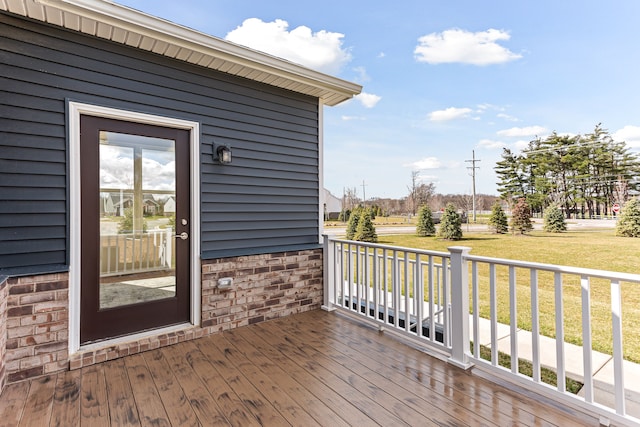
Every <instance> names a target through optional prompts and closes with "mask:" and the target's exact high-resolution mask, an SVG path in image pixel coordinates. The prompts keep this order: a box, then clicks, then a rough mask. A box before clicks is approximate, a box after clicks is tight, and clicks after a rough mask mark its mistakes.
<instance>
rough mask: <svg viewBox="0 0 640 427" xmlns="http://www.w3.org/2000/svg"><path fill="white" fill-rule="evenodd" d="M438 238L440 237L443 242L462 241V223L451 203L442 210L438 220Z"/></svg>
mask: <svg viewBox="0 0 640 427" xmlns="http://www.w3.org/2000/svg"><path fill="white" fill-rule="evenodd" d="M438 237H442V238H443V239H445V240H460V239H462V221H461V219H460V215H458V213H457V212H456V207H455V206H454V205H453V203H449V204H447V207H446V208H445V209H444V213H443V214H442V218H441V220H440V229H439V230H438Z"/></svg>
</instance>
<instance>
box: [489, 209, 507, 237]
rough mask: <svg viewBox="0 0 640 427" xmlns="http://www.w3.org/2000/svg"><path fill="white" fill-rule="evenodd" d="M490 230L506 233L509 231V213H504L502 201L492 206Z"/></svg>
mask: <svg viewBox="0 0 640 427" xmlns="http://www.w3.org/2000/svg"><path fill="white" fill-rule="evenodd" d="M489 230H491V231H493V232H494V233H496V234H505V233H506V232H507V231H509V221H508V220H507V214H505V213H504V209H502V205H501V204H500V202H496V203H495V204H494V205H493V206H492V207H491V216H490V217H489Z"/></svg>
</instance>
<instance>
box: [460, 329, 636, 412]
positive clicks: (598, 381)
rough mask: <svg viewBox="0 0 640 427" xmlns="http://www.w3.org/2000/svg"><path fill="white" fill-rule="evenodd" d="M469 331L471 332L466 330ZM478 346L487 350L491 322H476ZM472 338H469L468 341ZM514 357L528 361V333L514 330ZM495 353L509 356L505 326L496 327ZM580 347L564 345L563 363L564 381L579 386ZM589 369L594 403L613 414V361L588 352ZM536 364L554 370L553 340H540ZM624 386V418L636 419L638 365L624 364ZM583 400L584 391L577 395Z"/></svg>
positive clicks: (626, 362) (600, 354) (596, 353)
mask: <svg viewBox="0 0 640 427" xmlns="http://www.w3.org/2000/svg"><path fill="white" fill-rule="evenodd" d="M469 330H470V331H472V329H471V328H470V329H469ZM479 331H480V344H482V345H485V346H487V347H491V322H490V321H489V319H480V328H479ZM471 338H473V337H471ZM517 341H518V357H519V358H520V359H524V360H528V361H531V360H532V359H533V357H532V354H533V351H532V341H531V332H529V331H525V330H518V332H517ZM497 345H498V350H499V351H501V352H503V353H506V354H510V353H511V337H510V328H509V326H508V325H503V324H498V337H497ZM582 357H583V351H582V347H580V346H577V345H574V344H569V343H565V345H564V360H565V370H566V374H567V377H569V378H572V379H574V380H576V381H580V382H583V379H584V378H583V377H584V362H583V358H582ZM591 357H592V365H593V366H592V368H593V375H594V376H593V387H594V398H595V401H596V402H597V403H600V404H602V405H604V406H607V407H609V408H612V409H614V410H615V400H614V397H615V395H614V388H613V378H614V376H613V358H612V356H610V355H608V354H604V353H599V352H597V351H592V352H591ZM540 364H541V365H542V366H544V367H545V368H549V369H552V370H553V371H555V370H556V340H555V339H553V338H549V337H544V336H540ZM623 365H624V385H625V388H626V392H625V397H626V402H625V406H626V411H627V414H629V415H631V416H633V417H636V418H640V365H638V364H636V363H632V362H628V361H626V360H625V361H624V363H623ZM578 395H579V396H582V397H584V390H582V391H580V393H578Z"/></svg>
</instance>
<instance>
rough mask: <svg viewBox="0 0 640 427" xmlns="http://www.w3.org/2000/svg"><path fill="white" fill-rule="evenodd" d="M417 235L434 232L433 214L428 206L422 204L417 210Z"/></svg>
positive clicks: (431, 234) (428, 234)
mask: <svg viewBox="0 0 640 427" xmlns="http://www.w3.org/2000/svg"><path fill="white" fill-rule="evenodd" d="M416 234H417V235H418V236H423V237H424V236H433V235H434V234H436V226H435V225H433V216H432V214H431V209H429V206H426V205H422V206H421V207H420V210H419V211H418V224H417V225H416Z"/></svg>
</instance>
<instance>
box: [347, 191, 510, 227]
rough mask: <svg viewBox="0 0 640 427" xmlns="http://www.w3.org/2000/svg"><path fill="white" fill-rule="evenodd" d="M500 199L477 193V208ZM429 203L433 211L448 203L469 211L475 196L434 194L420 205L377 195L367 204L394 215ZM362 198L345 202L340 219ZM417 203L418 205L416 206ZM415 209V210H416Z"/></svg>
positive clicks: (486, 208) (375, 211) (382, 213)
mask: <svg viewBox="0 0 640 427" xmlns="http://www.w3.org/2000/svg"><path fill="white" fill-rule="evenodd" d="M496 200H499V197H498V196H495V195H490V194H476V210H478V211H489V210H491V206H493V204H494V203H495V202H496ZM425 204H426V205H427V206H429V208H430V209H431V211H433V212H437V211H444V209H445V208H446V206H447V205H448V204H452V205H454V206H455V207H456V209H457V210H461V211H466V212H469V211H471V210H472V209H473V198H472V196H471V195H470V194H432V195H430V196H429V198H428V199H426V201H425V202H422V203H421V204H420V205H418V204H417V203H415V202H414V200H412V199H411V197H403V198H401V199H391V198H380V197H375V198H372V199H369V200H367V203H366V206H367V207H370V208H372V212H373V214H374V216H381V217H382V216H394V215H415V214H417V210H418V209H419V208H420V206H422V205H425ZM363 205H364V204H363V203H362V200H360V199H357V198H355V199H351V204H348V203H343V207H344V208H343V211H345V212H346V216H345V215H342V216H341V217H340V219H341V220H342V219H344V218H346V219H345V221H346V220H347V219H348V218H349V215H348V212H350V211H351V210H353V209H354V208H356V207H358V206H363ZM416 205H417V206H416ZM414 209H415V211H414Z"/></svg>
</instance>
